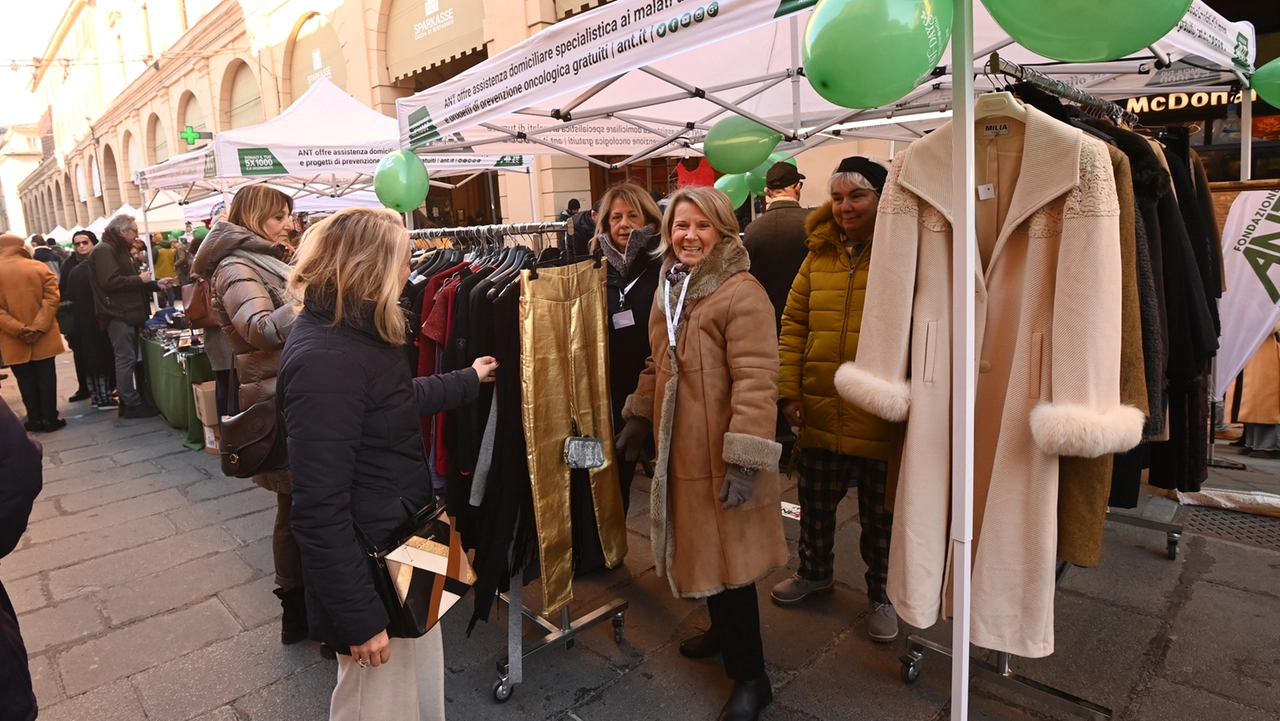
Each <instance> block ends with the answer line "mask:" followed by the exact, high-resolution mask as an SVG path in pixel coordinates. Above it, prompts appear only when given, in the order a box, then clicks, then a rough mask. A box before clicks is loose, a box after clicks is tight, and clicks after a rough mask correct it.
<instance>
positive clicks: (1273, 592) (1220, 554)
mask: <svg viewBox="0 0 1280 721" xmlns="http://www.w3.org/2000/svg"><path fill="white" fill-rule="evenodd" d="M1204 550H1205V552H1206V553H1208V554H1209V556H1210V557H1211V558H1212V559H1213V566H1212V567H1210V568H1209V570H1208V571H1207V572H1206V573H1205V574H1204V580H1206V581H1209V582H1211V583H1220V584H1223V585H1225V586H1231V587H1232V588H1238V589H1241V590H1244V591H1254V592H1257V593H1265V594H1267V595H1270V596H1277V597H1280V554H1277V553H1275V552H1274V551H1267V550H1263V549H1261V548H1250V547H1249V546H1243V545H1240V544H1236V543H1226V542H1223V541H1219V540H1216V539H1213V538H1205V539H1204Z"/></svg>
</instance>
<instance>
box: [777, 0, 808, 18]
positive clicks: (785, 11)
mask: <svg viewBox="0 0 1280 721" xmlns="http://www.w3.org/2000/svg"><path fill="white" fill-rule="evenodd" d="M817 4H818V0H781V2H779V3H778V12H776V13H774V14H773V16H774V17H775V18H780V17H782V16H783V15H790V14H791V13H798V12H800V11H801V10H804V9H806V8H811V7H813V6H814V5H817Z"/></svg>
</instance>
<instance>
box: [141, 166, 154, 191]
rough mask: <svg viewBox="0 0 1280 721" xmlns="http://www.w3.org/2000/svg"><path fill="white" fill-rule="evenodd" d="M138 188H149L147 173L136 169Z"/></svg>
mask: <svg viewBox="0 0 1280 721" xmlns="http://www.w3.org/2000/svg"><path fill="white" fill-rule="evenodd" d="M138 189H139V190H151V186H150V184H148V183H147V174H146V173H144V172H142V171H141V170H139V171H138Z"/></svg>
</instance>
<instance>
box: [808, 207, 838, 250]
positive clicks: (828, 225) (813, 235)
mask: <svg viewBox="0 0 1280 721" xmlns="http://www.w3.org/2000/svg"><path fill="white" fill-rule="evenodd" d="M804 230H805V233H807V234H808V237H807V238H805V241H804V242H805V244H806V245H808V246H809V250H810V251H814V250H822V248H823V247H825V246H831V247H832V248H835V249H836V250H838V251H844V243H843V242H841V240H840V235H841V234H840V226H838V225H836V216H835V213H833V212H832V211H831V201H830V200H828V201H827V202H825V203H823V204H822V205H821V206H820V207H819V208H818V209H817V210H815V211H813V212H812V213H810V214H809V217H808V218H806V219H805V221H804Z"/></svg>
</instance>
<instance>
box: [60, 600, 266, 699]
mask: <svg viewBox="0 0 1280 721" xmlns="http://www.w3.org/2000/svg"><path fill="white" fill-rule="evenodd" d="M240 630H241V629H240V624H238V623H236V620H235V619H234V618H232V617H231V614H230V613H229V612H228V611H227V609H226V608H224V607H223V605H222V604H221V603H220V602H219V601H218V600H217V599H209V600H208V601H205V602H204V603H202V604H200V605H198V606H193V607H191V608H186V609H183V610H181V611H175V612H174V613H170V614H167V615H164V616H156V617H154V618H148V619H146V620H145V621H140V622H139V623H136V624H134V625H132V626H129V627H127V628H122V629H119V630H116V631H112V632H110V633H108V634H106V635H103V636H100V637H98V638H95V639H94V640H92V641H89V642H88V643H84V644H81V645H79V646H76V647H74V648H72V649H71V650H69V651H67V652H65V653H63V654H62V655H61V656H59V657H58V668H59V669H61V671H62V682H63V686H64V688H65V689H66V692H67V694H68V695H69V696H74V695H76V694H79V693H83V692H85V691H88V690H89V689H92V688H96V687H98V686H101V685H102V684H105V683H109V682H111V681H114V680H115V679H118V678H124V677H126V676H130V675H132V674H135V673H138V672H139V671H143V670H145V669H148V668H151V667H153V666H157V665H159V664H163V663H165V662H166V661H170V660H172V659H175V658H178V657H180V656H182V655H183V654H187V653H190V652H191V651H194V650H196V649H200V648H203V647H205V646H207V645H208V644H210V643H211V642H214V641H220V640H222V639H227V638H231V637H232V636H235V635H236V634H237V633H239V632H240ZM277 643H279V641H278V640H277ZM197 678H204V674H192V675H191V676H189V677H188V678H187V679H186V687H185V688H183V689H174V690H173V691H174V692H175V693H177V695H178V696H179V698H180V697H181V696H182V695H183V694H184V693H185V692H187V691H188V690H189V689H191V688H192V681H193V680H194V679H197ZM210 678H214V677H210ZM201 710H205V709H201ZM191 715H194V714H187V715H186V716H183V718H186V717H187V716H191ZM137 718H142V715H141V714H139V715H138V717H137Z"/></svg>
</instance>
